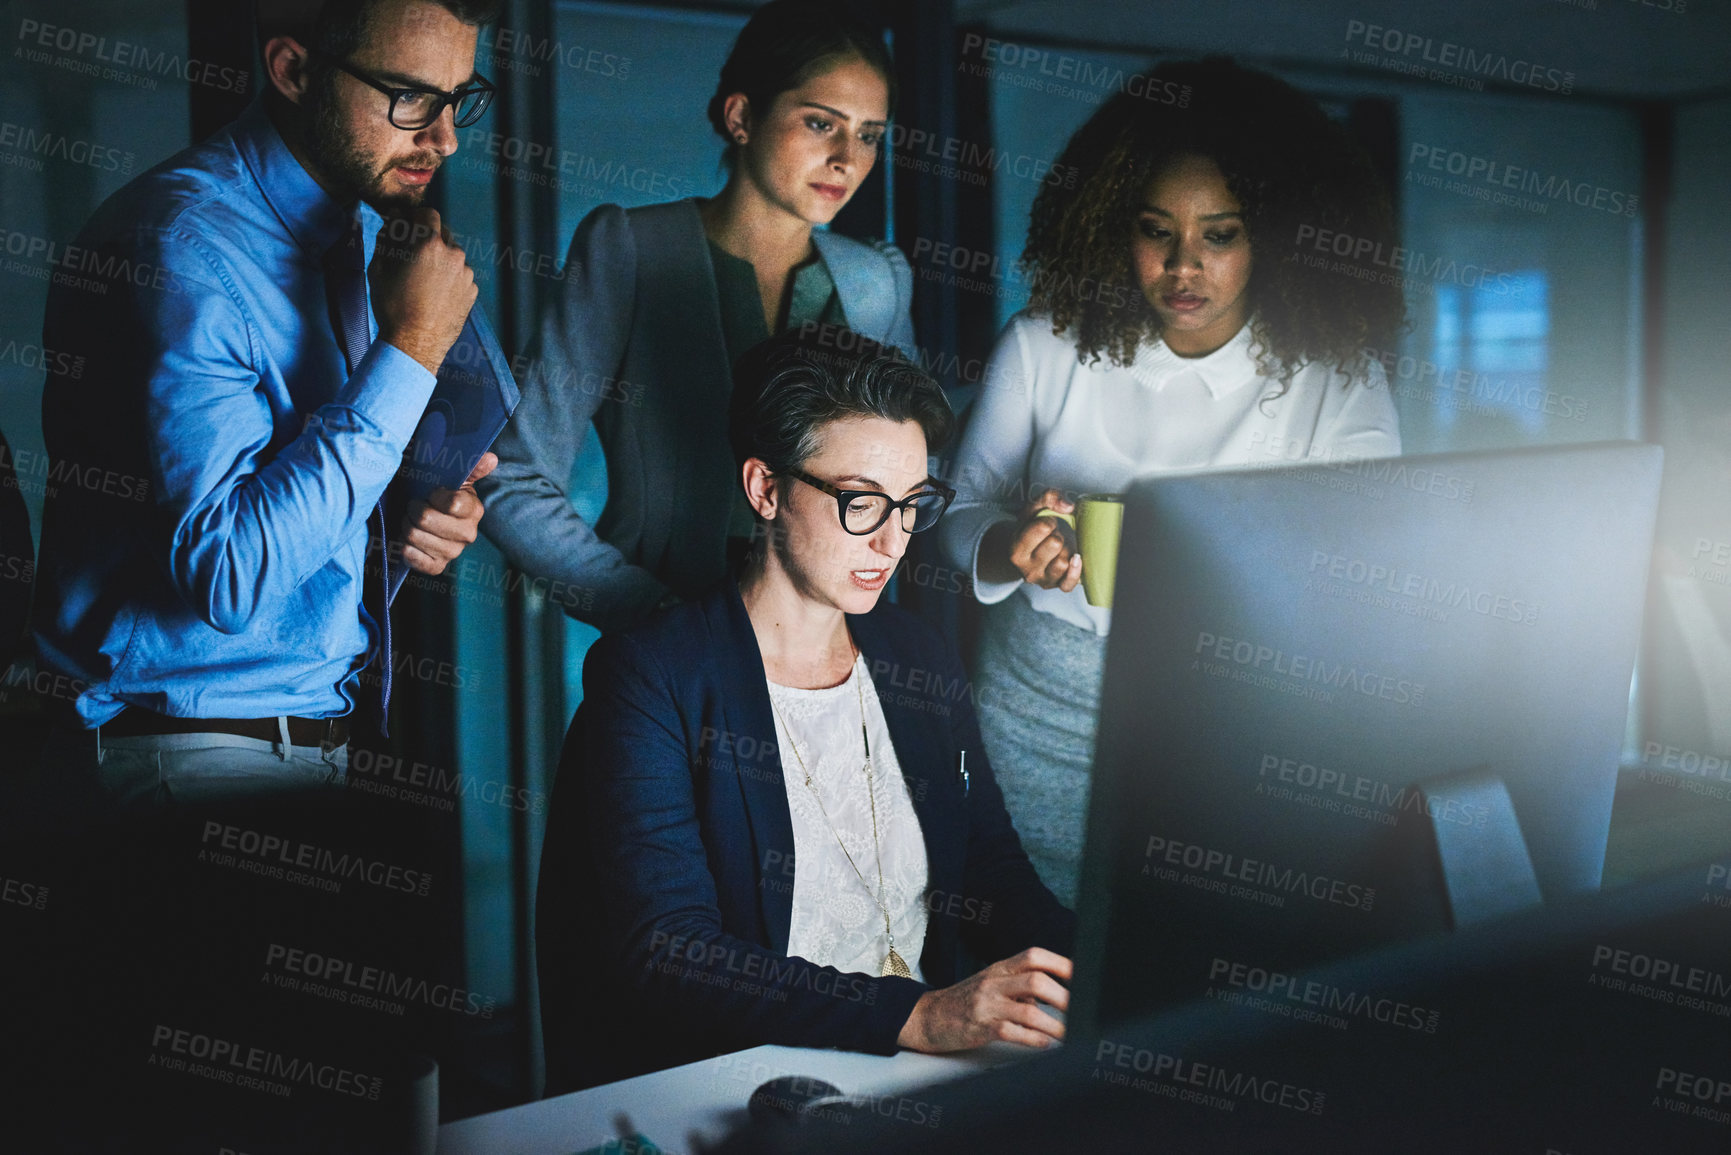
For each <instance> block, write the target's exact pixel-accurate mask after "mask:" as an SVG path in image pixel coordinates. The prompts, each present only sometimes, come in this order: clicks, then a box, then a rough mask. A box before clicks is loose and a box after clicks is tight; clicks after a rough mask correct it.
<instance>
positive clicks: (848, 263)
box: [811, 229, 895, 341]
mask: <svg viewBox="0 0 1731 1155" xmlns="http://www.w3.org/2000/svg"><path fill="white" fill-rule="evenodd" d="M811 242H812V244H814V245H816V246H817V251H818V255H819V256H820V257H822V258H823V263H824V267H825V268H827V269H828V270H829V278H830V280H832V281H834V282H835V291H836V295H837V296H839V297H840V298H841V311H842V313H843V315H845V316H846V317H847V327H848V328H850V329H852V330H853V331H854V332H856V333H860V334H863V335H865V336H867V337H870V338H871V339H872V340H874V341H883V340H885V339H887V338H888V336H889V331H890V326H891V322H892V321H893V320H894V317H893V316H892V314H893V313H894V311H895V294H894V293H886V292H884V291H882V290H881V289H879V288H877V282H878V281H879V280H880V279H882V277H887V275H888V272H889V270H888V269H887V268H880V266H882V264H883V261H882V258H880V257H879V256H878V254H877V253H876V251H874V250H873V249H872V248H871V247H870V246H868V245H862V244H860V243H859V242H858V241H852V240H849V239H848V238H847V237H843V236H838V235H836V234H835V233H832V232H830V231H829V230H828V229H813V230H812V231H811ZM880 274H881V276H880Z"/></svg>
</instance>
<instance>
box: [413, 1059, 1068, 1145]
mask: <svg viewBox="0 0 1731 1155" xmlns="http://www.w3.org/2000/svg"><path fill="white" fill-rule="evenodd" d="M1040 1053H1041V1052H1039V1051H1034V1050H1029V1049H1027V1048H1025V1047H1018V1046H1015V1045H1013V1044H1009V1043H994V1044H992V1045H991V1046H988V1047H983V1048H981V1049H980V1050H978V1051H971V1052H968V1053H965V1054H962V1055H922V1054H919V1053H918V1052H916V1051H902V1052H900V1053H898V1054H895V1055H891V1056H887V1057H886V1056H883V1055H862V1054H858V1053H855V1052H853V1051H829V1050H811V1049H808V1048H805V1047H768V1046H766V1047H753V1048H752V1049H750V1050H748V1051H736V1052H734V1053H733V1054H731V1055H721V1056H718V1057H717V1058H713V1059H704V1060H703V1061H701V1062H697V1063H687V1064H686V1065H685V1066H683V1067H673V1068H671V1069H669V1070H666V1071H656V1072H655V1073H654V1074H650V1075H639V1076H638V1077H637V1078H635V1079H621V1080H620V1081H619V1082H617V1083H609V1084H607V1085H606V1086H604V1087H591V1088H590V1089H589V1090H587V1091H575V1092H573V1093H571V1094H569V1095H561V1096H559V1097H558V1098H556V1099H542V1100H540V1101H538V1102H534V1103H525V1104H524V1105H523V1106H521V1107H511V1108H508V1109H506V1110H504V1111H494V1112H493V1113H491V1114H488V1115H476V1116H474V1117H473V1118H469V1119H459V1120H458V1121H457V1122H455V1123H447V1124H445V1125H444V1126H443V1127H440V1128H439V1155H501V1153H509V1155H572V1153H573V1152H576V1151H586V1150H588V1149H589V1148H591V1147H596V1146H599V1145H600V1144H602V1143H605V1142H607V1141H608V1140H609V1139H617V1138H619V1137H620V1136H621V1134H622V1133H623V1134H625V1135H630V1134H632V1133H633V1132H641V1133H642V1134H643V1135H644V1136H645V1137H647V1138H648V1139H650V1140H651V1141H652V1142H654V1143H655V1144H656V1145H657V1146H659V1147H660V1148H661V1149H662V1150H664V1151H667V1152H669V1153H674V1152H679V1153H685V1152H689V1151H691V1150H692V1149H693V1147H694V1140H701V1141H702V1142H706V1143H715V1142H717V1141H719V1140H720V1139H721V1138H722V1137H724V1136H725V1135H726V1134H727V1133H728V1132H729V1131H731V1130H733V1128H735V1127H737V1126H738V1125H739V1124H741V1123H743V1122H744V1121H745V1120H746V1118H747V1115H746V1110H745V1105H746V1103H747V1102H748V1101H749V1100H750V1098H751V1093H752V1092H753V1091H755V1090H757V1088H758V1087H759V1086H761V1085H762V1084H763V1083H765V1082H767V1081H769V1080H770V1079H775V1078H779V1077H781V1076H783V1075H805V1076H810V1077H814V1078H818V1079H823V1080H825V1081H827V1082H830V1083H834V1084H835V1085H836V1086H837V1087H838V1088H840V1089H841V1091H842V1092H843V1093H844V1094H849V1095H874V1096H875V1095H882V1094H886V1093H895V1092H901V1091H906V1090H909V1089H911V1088H915V1087H921V1086H924V1085H926V1084H929V1083H936V1082H942V1081H944V1080H947V1079H957V1078H961V1077H962V1076H964V1075H969V1074H973V1073H974V1072H976V1071H983V1070H986V1069H988V1068H991V1067H997V1066H1002V1065H1003V1064H1005V1063H1013V1062H1016V1061H1017V1060H1018V1059H1021V1058H1025V1057H1029V1056H1033V1055H1037V1054H1040ZM883 1109H884V1110H886V1111H889V1110H899V1111H900V1112H901V1116H900V1117H902V1118H904V1119H913V1120H915V1121H917V1120H918V1119H920V1118H922V1117H923V1115H922V1112H923V1111H924V1109H925V1108H924V1105H923V1104H921V1103H919V1102H918V1101H917V1096H916V1097H910V1098H909V1099H908V1100H907V1101H905V1102H897V1103H893V1104H892V1103H888V1102H886V1104H885V1105H884V1107H883ZM621 1115H623V1116H626V1117H628V1118H629V1120H630V1122H629V1124H628V1129H627V1130H625V1131H624V1132H621V1130H620V1127H619V1125H618V1124H616V1123H615V1119H616V1118H618V1117H619V1116H621Z"/></svg>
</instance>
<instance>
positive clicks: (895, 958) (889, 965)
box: [878, 946, 914, 979]
mask: <svg viewBox="0 0 1731 1155" xmlns="http://www.w3.org/2000/svg"><path fill="white" fill-rule="evenodd" d="M878 974H879V975H881V976H883V977H884V978H898V979H911V978H913V977H914V972H913V971H911V970H909V969H908V964H907V963H905V962H903V961H902V956H901V955H899V954H897V953H896V948H895V947H893V946H892V947H890V953H889V954H887V955H885V956H884V965H883V967H882V968H881V969H880V970H879V971H878Z"/></svg>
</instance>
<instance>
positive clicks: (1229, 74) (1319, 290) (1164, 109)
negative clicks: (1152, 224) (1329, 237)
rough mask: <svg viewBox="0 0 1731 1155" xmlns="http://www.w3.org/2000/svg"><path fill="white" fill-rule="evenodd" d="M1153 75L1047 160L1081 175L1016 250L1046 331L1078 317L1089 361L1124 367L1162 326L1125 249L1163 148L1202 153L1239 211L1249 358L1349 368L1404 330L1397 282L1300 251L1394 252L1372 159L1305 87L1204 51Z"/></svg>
mask: <svg viewBox="0 0 1731 1155" xmlns="http://www.w3.org/2000/svg"><path fill="white" fill-rule="evenodd" d="M1152 76H1153V79H1154V80H1157V81H1163V82H1165V83H1163V84H1150V85H1149V86H1148V88H1147V89H1146V90H1145V92H1143V93H1142V94H1140V95H1131V94H1129V93H1119V94H1118V95H1116V96H1114V97H1113V98H1112V99H1110V100H1109V101H1107V102H1106V103H1105V104H1103V105H1102V106H1101V108H1100V110H1099V111H1098V112H1096V113H1095V114H1094V115H1093V116H1092V117H1091V118H1089V120H1088V122H1087V123H1086V124H1084V125H1083V126H1082V127H1081V128H1080V129H1079V130H1077V132H1076V134H1075V135H1074V136H1073V137H1071V139H1070V143H1069V144H1068V145H1067V146H1066V147H1065V149H1064V153H1063V155H1062V156H1061V157H1060V158H1059V161H1058V164H1059V165H1061V166H1069V167H1071V168H1072V169H1073V170H1074V171H1077V172H1079V173H1080V174H1081V176H1080V179H1079V180H1077V181H1075V182H1072V187H1064V186H1061V185H1057V184H1048V185H1046V186H1045V187H1044V188H1042V189H1041V191H1040V195H1039V197H1038V198H1037V199H1036V200H1035V202H1034V211H1033V215H1032V218H1031V219H1030V221H1029V225H1028V244H1027V248H1026V249H1025V250H1024V251H1023V253H1022V264H1023V266H1024V268H1025V269H1026V270H1027V273H1028V278H1029V280H1030V282H1031V284H1032V296H1031V299H1030V301H1029V306H1030V308H1032V309H1034V310H1036V311H1039V312H1043V313H1046V314H1048V315H1050V317H1051V320H1052V331H1053V332H1054V333H1056V334H1059V335H1062V334H1064V333H1065V332H1067V331H1069V330H1072V329H1073V330H1074V333H1075V341H1076V348H1077V352H1078V355H1079V356H1080V357H1081V358H1082V360H1083V361H1084V363H1088V364H1092V363H1094V362H1096V361H1098V360H1099V358H1100V357H1101V355H1102V354H1104V355H1105V356H1107V357H1109V358H1110V359H1111V361H1112V362H1114V363H1115V364H1118V365H1128V364H1129V363H1130V362H1131V360H1132V359H1133V358H1134V357H1135V351H1136V347H1137V345H1138V344H1140V343H1141V342H1142V341H1144V340H1152V339H1154V338H1157V337H1159V336H1160V334H1161V323H1160V317H1159V315H1158V314H1157V313H1156V312H1155V311H1154V309H1153V307H1152V306H1151V305H1150V304H1149V303H1148V300H1147V299H1146V297H1145V296H1144V295H1143V293H1142V291H1141V288H1140V285H1139V281H1138V278H1137V275H1136V270H1135V267H1134V265H1133V264H1132V259H1131V238H1132V230H1133V229H1134V227H1135V221H1136V217H1137V214H1138V212H1139V211H1140V209H1141V207H1142V198H1143V197H1144V195H1145V194H1146V192H1147V189H1148V186H1149V184H1150V183H1151V182H1152V181H1153V180H1154V179H1155V178H1156V177H1157V176H1159V174H1160V173H1161V172H1162V171H1164V170H1165V168H1166V167H1167V166H1168V165H1169V164H1171V163H1172V162H1173V161H1174V160H1176V159H1178V158H1180V157H1185V156H1201V157H1206V158H1208V159H1210V160H1212V161H1214V163H1215V164H1217V165H1218V166H1219V167H1220V171H1221V173H1222V174H1223V175H1224V176H1225V178H1226V187H1227V189H1228V190H1229V191H1230V192H1231V193H1232V195H1233V196H1234V197H1235V198H1236V199H1237V200H1238V203H1239V205H1240V206H1242V209H1243V214H1244V225H1245V232H1246V235H1247V236H1248V238H1249V241H1250V246H1251V253H1252V255H1253V262H1252V266H1251V273H1250V284H1249V287H1248V289H1247V290H1246V291H1247V293H1248V294H1249V304H1250V312H1251V317H1252V321H1251V336H1252V338H1253V340H1254V344H1255V348H1256V350H1257V353H1256V357H1257V366H1258V371H1259V372H1261V373H1263V374H1264V375H1266V376H1271V377H1275V378H1277V379H1278V380H1280V381H1282V382H1284V383H1290V381H1291V379H1292V375H1293V374H1294V373H1295V372H1297V370H1298V369H1299V368H1300V367H1301V366H1303V365H1304V364H1306V363H1307V362H1322V363H1325V364H1331V365H1333V366H1335V367H1336V368H1338V369H1340V370H1341V371H1343V372H1346V373H1348V374H1349V375H1351V374H1353V373H1354V372H1355V370H1357V369H1359V368H1360V367H1361V366H1362V363H1363V362H1362V359H1363V357H1364V350H1365V349H1366V348H1367V347H1370V348H1386V347H1388V343H1389V342H1390V340H1391V339H1392V338H1393V336H1394V334H1395V333H1396V331H1397V330H1398V329H1399V328H1400V325H1401V322H1402V320H1403V317H1404V312H1405V309H1404V304H1403V302H1402V299H1401V293H1400V289H1399V287H1398V285H1395V284H1389V283H1384V281H1385V280H1386V278H1380V277H1375V276H1373V277H1370V278H1366V279H1361V278H1359V277H1355V276H1349V275H1342V274H1341V273H1338V272H1334V271H1331V270H1330V269H1329V268H1328V264H1330V263H1331V261H1323V262H1319V263H1318V264H1317V265H1312V264H1310V263H1307V262H1306V261H1305V260H1304V259H1303V257H1304V256H1305V253H1304V252H1302V251H1301V243H1300V238H1301V236H1302V237H1305V238H1311V239H1314V238H1315V237H1317V236H1318V235H1319V234H1321V233H1322V232H1323V231H1324V230H1332V231H1333V232H1335V233H1337V234H1344V235H1346V236H1349V237H1351V238H1353V239H1354V242H1355V243H1359V242H1361V241H1368V242H1370V244H1376V245H1382V246H1383V248H1382V249H1381V250H1372V249H1369V248H1368V246H1364V251H1381V252H1388V251H1390V250H1392V248H1393V244H1394V235H1395V227H1394V213H1393V211H1392V209H1391V208H1390V205H1389V199H1388V195H1387V193H1386V191H1385V190H1384V188H1383V186H1382V182H1381V181H1380V180H1379V179H1378V177H1377V175H1376V173H1375V171H1374V170H1373V169H1372V168H1371V165H1370V161H1369V158H1368V157H1366V156H1365V154H1364V153H1363V151H1362V150H1361V149H1359V148H1358V147H1357V146H1356V145H1355V144H1354V143H1353V142H1352V141H1351V140H1350V139H1349V138H1348V137H1347V135H1346V133H1345V131H1344V130H1342V129H1341V128H1340V127H1339V126H1338V125H1336V124H1334V123H1333V122H1332V121H1330V120H1329V119H1328V116H1327V115H1326V114H1325V113H1324V112H1323V111H1322V109H1321V108H1320V107H1318V106H1317V104H1316V102H1315V101H1314V100H1312V99H1310V98H1309V97H1308V96H1305V95H1304V94H1303V93H1301V92H1299V91H1298V90H1297V89H1295V88H1293V87H1292V86H1291V85H1289V84H1287V83H1286V82H1285V81H1282V80H1279V79H1276V78H1275V77H1273V76H1270V75H1268V74H1267V73H1263V72H1256V71H1253V70H1250V69H1247V68H1243V67H1240V66H1239V65H1237V64H1236V63H1234V62H1232V61H1231V60H1229V59H1226V58H1224V57H1210V58H1208V59H1206V60H1201V61H1182V62H1176V63H1169V64H1163V65H1161V66H1159V67H1157V68H1155V69H1154V70H1153V74H1152ZM1154 92H1159V93H1162V94H1164V95H1165V96H1168V97H1170V98H1171V99H1170V101H1169V102H1167V101H1161V100H1153V99H1150V98H1149V95H1148V94H1149V93H1154ZM1281 391H1282V392H1284V388H1283V389H1282V390H1281Z"/></svg>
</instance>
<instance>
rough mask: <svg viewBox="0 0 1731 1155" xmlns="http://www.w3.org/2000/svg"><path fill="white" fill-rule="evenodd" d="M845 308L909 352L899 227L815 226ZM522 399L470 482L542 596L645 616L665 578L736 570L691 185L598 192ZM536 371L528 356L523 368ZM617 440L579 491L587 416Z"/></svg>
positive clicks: (674, 582) (690, 579) (675, 587)
mask: <svg viewBox="0 0 1731 1155" xmlns="http://www.w3.org/2000/svg"><path fill="white" fill-rule="evenodd" d="M812 241H813V243H814V244H815V245H816V247H817V251H818V254H819V256H820V257H821V258H822V259H823V262H824V265H825V267H826V268H827V269H828V271H829V274H830V278H831V279H832V280H833V281H834V282H835V287H836V293H837V295H838V296H839V297H840V299H841V307H842V312H843V313H844V314H845V315H846V317H847V321H848V326H849V327H850V328H852V329H854V330H855V331H857V332H859V333H861V334H863V335H865V336H867V337H871V338H872V339H874V340H877V341H880V342H883V343H885V344H889V345H894V346H897V347H899V348H901V349H902V350H904V351H906V352H908V353H909V354H910V355H911V354H912V353H913V348H914V342H913V321H912V319H911V317H910V314H909V306H910V304H911V302H912V298H913V273H912V271H911V270H910V269H909V268H908V262H907V258H906V257H904V256H903V255H902V253H901V251H900V250H899V249H897V248H896V247H895V246H894V245H890V244H887V243H884V242H881V241H880V242H877V243H875V244H869V245H868V244H862V243H860V242H859V241H855V240H850V239H849V238H847V237H843V236H840V235H838V234H835V233H832V232H828V231H825V230H816V231H814V232H813V233H812ZM517 368H518V369H519V372H518V375H517V379H518V384H519V385H520V386H521V387H522V391H523V399H522V402H521V403H520V404H519V405H518V407H517V410H516V413H515V414H514V415H513V416H512V418H511V422H510V424H509V425H508V426H506V428H505V432H504V433H503V434H502V435H501V436H500V437H499V440H498V442H497V443H496V444H495V445H494V446H493V449H494V452H496V453H497V454H498V455H499V468H498V469H497V470H495V471H494V472H493V473H492V475H491V476H489V477H487V478H484V479H483V480H482V481H481V482H480V483H479V484H478V485H477V487H476V488H477V490H478V491H479V492H480V495H481V498H482V500H483V501H484V502H485V503H486V507H487V512H486V516H485V517H484V518H483V519H482V521H481V531H482V532H483V533H485V534H486V535H487V536H488V538H490V539H491V540H492V541H493V543H494V544H495V545H497V546H498V547H499V549H500V550H502V551H503V552H504V554H505V556H506V557H508V558H510V560H511V561H512V562H513V563H514V564H515V565H516V566H518V568H520V569H522V570H524V571H525V572H527V573H529V574H532V575H534V576H535V577H537V578H542V579H546V584H544V585H543V584H541V583H537V585H538V588H542V589H544V590H545V591H546V593H547V596H548V599H549V600H550V601H552V602H553V603H554V604H555V605H559V606H561V607H563V608H564V609H565V610H566V611H567V612H568V613H570V614H571V615H572V616H573V617H577V618H580V619H582V620H584V621H587V622H590V623H592V624H594V625H596V626H598V627H600V628H601V629H602V630H615V629H621V628H624V627H625V626H628V625H632V624H634V623H635V622H637V621H638V620H640V619H641V618H642V617H643V616H644V615H645V614H647V613H648V612H649V611H650V610H652V609H653V608H654V607H655V604H656V603H657V602H659V601H660V600H661V599H662V597H664V596H665V595H666V594H667V593H668V592H669V591H671V592H673V593H677V594H679V595H680V596H681V597H685V598H692V597H696V596H697V595H699V594H701V593H703V592H705V591H707V590H708V589H709V588H710V587H711V586H713V585H715V584H716V583H717V582H719V581H720V580H721V578H722V577H723V576H724V575H725V573H726V560H727V559H726V550H727V539H726V533H727V520H728V511H729V509H730V508H731V503H732V501H733V490H734V487H735V486H736V485H737V484H738V482H737V480H736V479H735V477H734V468H733V453H732V450H730V449H729V448H728V444H727V404H728V399H729V397H730V396H731V395H732V392H733V381H732V373H731V366H730V365H729V363H728V359H727V351H726V343H725V340H724V338H723V336H722V329H721V305H720V298H719V295H718V292H717V290H716V285H715V270H714V267H713V266H712V265H711V263H710V258H709V249H708V242H707V239H706V238H705V236H704V232H703V222H702V220H701V218H700V217H699V216H698V212H697V202H696V201H695V200H681V201H672V202H669V203H666V204H657V205H649V206H646V207H643V208H635V209H622V208H620V207H619V206H618V205H602V206H601V207H599V208H597V209H596V210H595V211H594V212H592V213H590V214H589V215H588V216H587V217H585V218H584V219H583V223H582V224H580V225H578V226H577V232H576V234H575V235H574V236H573V237H572V238H571V251H570V254H569V256H568V257H567V259H566V264H565V269H564V274H563V280H562V282H561V284H560V287H559V295H558V298H557V299H556V301H555V302H554V303H553V305H552V307H551V308H549V309H548V310H547V312H546V314H545V316H544V317H543V318H542V322H541V331H540V334H539V336H538V337H537V339H536V344H535V346H534V347H532V348H531V349H530V351H529V357H528V358H527V364H526V365H525V363H524V362H523V361H521V360H520V361H519V362H518V365H517ZM525 369H526V370H527V371H524V370H525ZM591 421H593V422H594V423H595V429H596V432H597V433H598V434H599V436H600V441H601V446H602V449H603V451H604V452H605V454H606V458H607V485H608V496H607V507H606V509H605V510H604V511H603V512H602V514H601V517H600V519H599V520H598V521H597V522H596V524H595V526H594V527H593V528H591V527H590V526H589V525H588V524H586V523H585V522H584V521H583V519H582V518H581V517H579V516H578V515H577V512H576V510H574V509H573V508H572V507H571V501H570V498H569V495H568V493H567V489H568V487H569V484H570V481H569V479H570V476H571V468H572V465H573V464H574V463H575V462H576V459H577V452H578V450H579V448H580V447H581V446H582V444H583V438H584V435H585V433H586V431H587V427H588V425H589V423H590V422H591Z"/></svg>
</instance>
